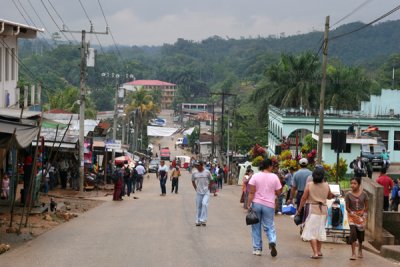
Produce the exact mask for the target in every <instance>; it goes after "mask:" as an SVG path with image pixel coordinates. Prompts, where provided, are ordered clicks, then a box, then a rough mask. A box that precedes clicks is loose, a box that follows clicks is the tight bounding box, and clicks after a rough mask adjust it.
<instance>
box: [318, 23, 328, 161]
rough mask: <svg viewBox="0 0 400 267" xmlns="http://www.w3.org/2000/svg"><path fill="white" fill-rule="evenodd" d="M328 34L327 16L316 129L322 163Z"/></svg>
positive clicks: (319, 157) (319, 156)
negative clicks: (317, 128) (317, 126)
mask: <svg viewBox="0 0 400 267" xmlns="http://www.w3.org/2000/svg"><path fill="white" fill-rule="evenodd" d="M328 34H329V16H327V17H326V19H325V33H324V45H323V50H322V54H323V57H322V82H321V95H320V99H319V131H318V151H317V163H319V164H322V146H323V138H324V109H325V88H326V67H327V64H328Z"/></svg>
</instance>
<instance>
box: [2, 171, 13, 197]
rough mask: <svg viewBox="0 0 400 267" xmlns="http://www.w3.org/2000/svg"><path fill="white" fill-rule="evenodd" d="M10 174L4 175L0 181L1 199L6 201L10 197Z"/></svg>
mask: <svg viewBox="0 0 400 267" xmlns="http://www.w3.org/2000/svg"><path fill="white" fill-rule="evenodd" d="M10 176H11V175H10V174H9V173H5V174H4V176H3V179H2V180H1V199H8V197H9V195H10Z"/></svg>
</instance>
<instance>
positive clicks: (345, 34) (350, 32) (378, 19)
mask: <svg viewBox="0 0 400 267" xmlns="http://www.w3.org/2000/svg"><path fill="white" fill-rule="evenodd" d="M399 9H400V5H398V6H396V7H395V8H393V9H392V10H390V11H388V12H386V13H385V14H383V15H382V16H380V17H378V18H376V19H374V20H373V21H371V22H369V23H367V24H365V25H363V26H361V27H359V28H357V29H354V30H352V31H349V32H346V33H342V34H339V35H337V36H334V37H332V38H330V40H336V39H339V38H342V37H344V36H347V35H350V34H353V33H356V32H358V31H361V30H363V29H365V28H367V27H369V26H371V25H372V24H374V23H376V22H378V21H380V20H382V19H384V18H386V17H387V16H389V15H391V14H393V13H394V12H396V11H398V10H399Z"/></svg>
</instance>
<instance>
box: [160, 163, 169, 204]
mask: <svg viewBox="0 0 400 267" xmlns="http://www.w3.org/2000/svg"><path fill="white" fill-rule="evenodd" d="M158 179H160V187H161V195H160V196H162V197H164V196H165V195H166V194H167V188H166V187H165V184H166V183H167V179H168V167H167V165H165V161H164V160H162V161H160V166H159V167H158Z"/></svg>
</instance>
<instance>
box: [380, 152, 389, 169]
mask: <svg viewBox="0 0 400 267" xmlns="http://www.w3.org/2000/svg"><path fill="white" fill-rule="evenodd" d="M381 157H382V161H383V166H382V168H385V169H386V170H387V169H388V168H389V164H390V160H389V153H388V152H387V151H386V150H385V149H382V153H381Z"/></svg>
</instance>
